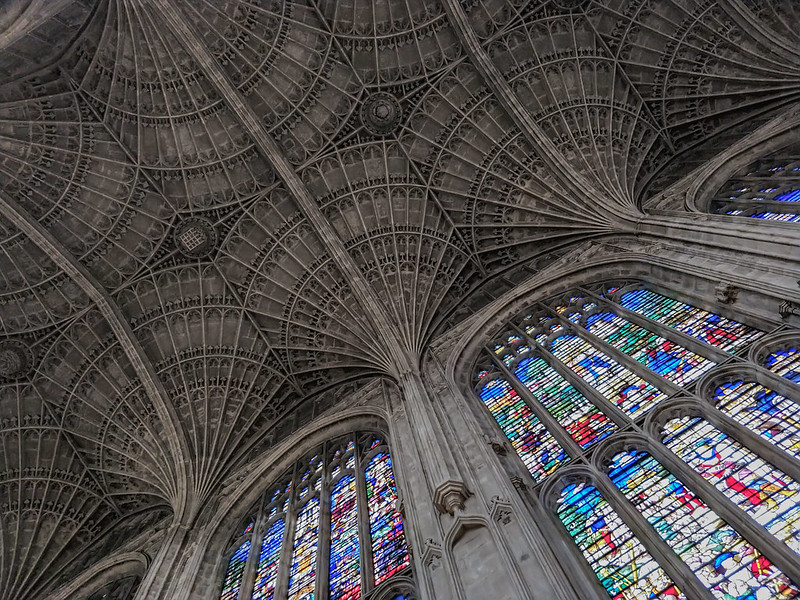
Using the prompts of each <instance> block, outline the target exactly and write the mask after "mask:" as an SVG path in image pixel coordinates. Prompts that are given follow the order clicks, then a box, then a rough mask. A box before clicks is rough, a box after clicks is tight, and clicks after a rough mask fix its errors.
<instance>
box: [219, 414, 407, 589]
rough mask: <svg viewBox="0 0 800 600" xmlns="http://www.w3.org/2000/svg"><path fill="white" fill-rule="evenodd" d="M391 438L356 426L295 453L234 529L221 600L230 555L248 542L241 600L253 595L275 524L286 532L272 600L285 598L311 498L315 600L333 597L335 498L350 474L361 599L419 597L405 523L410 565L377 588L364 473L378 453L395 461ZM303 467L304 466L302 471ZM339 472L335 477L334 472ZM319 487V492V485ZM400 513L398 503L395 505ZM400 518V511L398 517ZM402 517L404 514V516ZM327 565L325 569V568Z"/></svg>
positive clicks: (227, 551)
mask: <svg viewBox="0 0 800 600" xmlns="http://www.w3.org/2000/svg"><path fill="white" fill-rule="evenodd" d="M387 438H388V436H386V435H384V433H383V432H382V431H380V430H379V429H376V428H372V427H358V426H353V427H351V428H348V429H345V430H340V431H337V433H336V435H334V436H331V437H329V438H328V439H326V440H324V441H321V442H318V443H316V444H315V445H314V446H312V447H311V448H310V449H306V450H304V451H302V452H299V453H297V454H296V456H299V457H300V458H298V459H296V460H294V461H293V462H291V463H289V466H288V467H287V468H285V469H284V470H283V471H282V474H281V475H279V476H278V477H273V478H272V483H271V484H270V485H269V486H267V487H266V488H262V489H263V491H262V492H261V493H259V496H258V500H257V501H256V502H255V503H254V504H253V505H252V507H251V508H250V509H249V510H248V511H247V512H246V513H245V516H244V517H242V518H241V519H240V520H239V521H238V524H237V526H236V528H235V531H237V532H240V531H241V532H243V533H237V534H234V535H233V536H232V537H231V538H230V541H229V542H228V544H227V545H226V547H225V550H224V552H223V553H222V555H221V560H220V561H219V567H218V568H219V572H218V575H217V576H216V577H215V582H216V586H217V588H216V593H215V594H216V595H215V596H214V598H219V597H220V594H221V592H222V591H223V584H224V581H223V580H224V579H225V575H226V573H227V570H228V565H229V561H230V559H231V557H232V556H233V554H234V553H235V552H236V551H237V549H238V548H239V547H240V546H241V545H242V543H244V542H245V541H246V540H249V541H250V544H251V545H250V549H249V551H248V555H247V559H246V563H245V566H244V569H243V573H242V577H241V586H240V589H239V592H238V595H237V596H236V597H237V600H245V599H250V598H251V597H252V595H253V593H254V592H255V590H254V585H255V580H256V575H257V570H258V563H259V558H260V553H261V547H262V543H263V541H264V537H265V535H266V533H267V532H268V531H269V528H270V527H271V526H272V525H273V524H274V523H275V522H277V521H279V520H281V519H283V520H284V531H283V534H282V538H281V543H280V546H281V548H280V552H279V554H278V566H277V581H276V585H275V588H274V596H273V598H274V599H276V600H277V599H285V598H286V597H287V595H288V591H289V583H290V578H291V564H292V559H293V554H294V543H295V535H296V524H297V523H296V522H297V516H298V513H299V512H300V511H301V510H302V508H303V507H304V506H305V505H306V504H307V502H308V501H309V500H311V499H312V498H316V499H317V500H318V501H319V505H318V506H319V508H318V510H319V516H318V518H317V522H316V523H317V541H316V564H315V566H314V570H315V576H314V597H315V598H320V599H327V598H329V594H330V564H329V553H330V541H331V531H330V526H331V511H330V509H331V495H332V492H333V490H334V489H335V486H336V484H337V483H338V482H339V481H340V480H341V479H342V478H343V477H345V476H348V475H352V476H354V477H355V482H356V486H355V487H356V496H357V505H358V511H357V519H358V541H359V574H360V584H361V595H360V596H359V598H361V599H362V600H393V599H394V598H395V597H396V596H398V595H408V596H409V597H411V598H414V597H416V586H415V583H414V575H413V566H412V563H411V561H410V554H409V553H408V540H407V532H406V525H405V523H403V540H404V544H405V548H406V553H407V558H408V559H409V560H408V563H407V564H406V566H404V567H403V568H402V569H401V570H400V571H398V572H397V573H395V574H394V575H392V576H391V577H389V578H388V579H387V580H385V581H382V582H380V583H379V584H377V585H376V584H375V582H374V572H373V564H372V538H371V535H370V528H369V525H370V523H369V517H370V509H369V504H368V501H367V487H366V486H367V483H366V470H367V468H368V466H369V465H370V462H371V461H372V460H373V458H374V457H375V456H377V455H378V454H380V453H386V454H388V455H389V457H390V460H391V457H392V453H391V444H390V443H389V441H388V439H387ZM348 440H353V441H354V442H355V444H354V447H353V448H352V450H351V451H349V452H348V451H345V452H344V453H343V454H342V456H340V457H338V458H333V454H334V453H335V452H336V450H337V449H339V448H340V447H341V448H346V446H347V441H348ZM366 440H379V441H380V443H378V444H376V445H375V446H374V447H372V448H369V447H367V446H366V445H365V444H366V443H367V442H366ZM351 455H352V456H353V457H354V462H355V464H354V466H353V467H351V468H347V467H346V462H347V459H348V457H349V456H351ZM317 456H319V457H320V458H319V460H320V468H319V471H318V472H314V473H312V474H311V477H310V479H309V480H307V481H303V473H304V468H305V467H308V465H309V461H310V460H312V458H314V457H317ZM304 465H305V467H304ZM336 468H338V470H337V471H336V472H335V473H334V469H336ZM395 471H396V469H395V468H394V465H393V464H392V473H393V480H394V486H395V495H396V496H397V498H399V492H398V491H397V478H396V473H395ZM289 483H290V484H291V489H290V490H289V491H288V492H286V491H284V492H283V494H282V495H278V497H276V499H275V500H274V501H272V498H271V497H270V496H271V494H272V493H273V492H275V491H276V490H277V489H278V488H283V489H284V490H285V489H286V486H287V484H289ZM317 483H318V488H316V489H315V487H314V486H315V485H317ZM301 486H303V487H306V486H307V487H308V490H309V491H308V493H306V494H301V495H298V493H297V492H298V490H300V489H302V488H301ZM284 501H285V502H286V503H287V504H286V507H287V508H286V510H285V512H282V511H280V510H278V511H277V512H275V513H274V514H269V511H271V510H272V508H273V507H277V506H278V505H280V504H282V503H283V502H284ZM394 510H395V512H397V503H396V504H395V507H394ZM397 514H399V513H397ZM400 518H401V519H402V515H400ZM250 523H253V527H252V530H251V531H249V532H244V530H245V529H246V527H247V526H248V525H249V524H250ZM323 565H324V567H323Z"/></svg>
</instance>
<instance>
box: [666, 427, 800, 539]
mask: <svg viewBox="0 0 800 600" xmlns="http://www.w3.org/2000/svg"><path fill="white" fill-rule="evenodd" d="M664 432H665V434H666V437H665V438H664V443H665V444H666V446H667V447H668V448H670V449H671V450H672V451H673V452H675V454H677V455H678V456H679V457H680V458H681V460H683V461H684V462H685V463H686V464H687V465H689V466H690V467H692V468H693V469H694V470H695V471H696V472H697V473H699V474H700V475H702V476H703V477H704V478H705V479H707V480H708V481H709V482H710V483H712V484H713V485H714V486H715V487H716V488H717V489H718V490H719V491H721V492H722V493H723V494H725V495H726V496H727V497H728V498H730V499H731V500H732V501H733V502H734V503H735V504H736V505H737V506H739V508H741V509H742V510H743V511H745V512H746V513H748V514H749V515H750V516H751V517H753V519H755V520H756V521H757V522H758V523H760V524H761V525H763V526H764V527H765V528H766V529H767V531H769V532H770V533H772V534H773V535H774V536H775V537H777V538H778V539H779V540H780V541H782V542H784V543H785V544H787V545H788V546H789V547H790V548H791V549H792V550H794V551H795V552H800V525H798V523H800V503H798V500H800V485H798V484H797V482H796V481H794V479H792V478H791V477H789V476H788V475H786V474H785V473H782V472H781V471H779V470H778V469H776V468H775V467H774V466H772V465H770V464H768V463H766V462H765V461H764V460H763V459H761V458H760V457H758V456H757V455H756V454H754V453H753V452H751V451H750V450H748V449H747V448H745V447H744V446H742V445H741V444H740V443H739V442H737V441H736V440H733V439H731V438H730V437H728V436H727V435H725V434H724V433H722V432H721V431H718V430H717V429H715V428H714V426H713V425H711V424H710V423H708V422H706V421H703V420H701V419H699V418H695V417H683V418H680V419H673V420H671V421H670V422H668V423H667V424H666V425H665V426H664Z"/></svg>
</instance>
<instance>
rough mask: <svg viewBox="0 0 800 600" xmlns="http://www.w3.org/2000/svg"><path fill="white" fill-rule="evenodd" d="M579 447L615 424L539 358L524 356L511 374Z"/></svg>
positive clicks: (600, 438)
mask: <svg viewBox="0 0 800 600" xmlns="http://www.w3.org/2000/svg"><path fill="white" fill-rule="evenodd" d="M514 374H515V375H516V376H517V377H518V378H519V380H520V381H521V382H522V383H523V384H524V385H525V387H527V388H528V389H529V390H530V391H531V393H532V394H533V395H534V396H535V398H536V399H537V400H538V401H539V402H541V403H542V405H543V406H544V407H545V408H546V409H547V412H549V413H550V414H551V415H553V417H555V418H556V419H557V420H558V422H559V423H560V424H561V425H562V426H563V427H564V429H566V430H567V431H568V432H569V434H570V435H571V436H572V439H574V440H575V442H577V444H578V445H579V446H580V447H581V448H588V447H590V446H591V445H592V444H593V443H595V442H598V441H600V440H602V439H603V438H604V437H606V436H608V435H609V434H611V433H613V432H614V431H615V430H616V428H617V427H616V425H615V424H614V422H613V421H612V420H611V419H609V418H608V417H607V416H606V415H604V414H603V413H602V412H600V411H599V410H597V407H595V406H594V405H593V404H592V403H591V402H589V401H588V400H587V399H586V398H584V397H583V395H581V393H580V392H579V391H578V390H576V389H575V388H574V387H572V386H571V385H570V384H569V383H568V382H567V381H566V380H565V379H564V378H563V377H562V376H561V375H559V373H558V371H556V370H555V369H554V368H553V367H551V366H550V365H548V364H547V363H546V362H545V361H544V359H542V358H540V357H536V358H525V359H523V360H521V361H520V362H519V364H518V365H517V369H516V372H515V373H514Z"/></svg>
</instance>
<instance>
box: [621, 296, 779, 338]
mask: <svg viewBox="0 0 800 600" xmlns="http://www.w3.org/2000/svg"><path fill="white" fill-rule="evenodd" d="M619 304H620V306H623V307H625V308H627V309H628V310H632V311H634V312H637V313H639V314H640V315H642V316H644V317H647V318H649V319H653V320H654V321H657V322H658V323H661V324H663V325H666V326H668V327H672V328H673V329H676V330H678V331H680V332H682V333H685V334H686V335H689V336H691V337H693V338H695V339H697V340H700V341H701V342H704V343H706V344H709V345H711V346H716V347H717V348H719V349H720V350H725V351H726V352H733V351H734V350H735V349H736V348H739V347H741V346H743V345H744V344H746V343H748V342H751V341H753V340H755V339H757V338H759V337H761V336H762V335H763V333H764V332H762V331H759V330H758V329H754V328H752V327H748V326H747V325H743V324H742V323H739V322H737V321H733V320H731V319H726V318H725V317H721V316H719V315H717V314H714V313H711V312H708V311H706V310H701V309H699V308H695V307H694V306H691V305H689V304H686V303H684V302H679V301H677V300H673V299H672V298H667V297H666V296H662V295H661V294H657V293H656V292H652V291H650V290H645V289H639V290H632V291H630V292H625V293H624V294H622V297H621V298H620V299H619Z"/></svg>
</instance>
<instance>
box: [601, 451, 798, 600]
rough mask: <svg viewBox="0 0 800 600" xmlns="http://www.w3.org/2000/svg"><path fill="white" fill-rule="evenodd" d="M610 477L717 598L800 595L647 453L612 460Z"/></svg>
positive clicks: (630, 452)
mask: <svg viewBox="0 0 800 600" xmlns="http://www.w3.org/2000/svg"><path fill="white" fill-rule="evenodd" d="M610 467H611V468H610V471H609V477H610V478H611V480H612V481H613V482H614V485H616V486H617V488H619V490H620V491H621V492H622V493H623V494H624V495H625V497H626V498H627V499H628V500H629V501H630V502H631V503H632V504H633V506H634V507H635V508H636V509H637V510H638V511H639V512H640V513H641V514H642V516H644V517H645V519H646V520H647V521H648V522H649V523H650V524H651V525H652V526H653V528H654V529H655V531H656V532H657V533H658V535H659V536H660V537H661V538H662V539H663V540H664V541H665V542H666V543H667V544H668V545H669V546H670V547H671V548H672V549H673V550H674V551H675V553H676V554H677V555H678V556H679V557H680V558H681V559H682V560H683V561H684V562H685V563H686V565H687V566H688V567H689V568H690V569H691V570H692V571H693V572H694V573H695V574H696V575H697V577H698V578H699V579H700V581H701V582H702V583H703V584H704V585H705V586H706V587H707V588H708V589H709V590H710V591H711V593H712V595H713V596H714V597H715V598H719V600H731V599H739V598H743V599H745V600H747V599H750V600H752V599H758V600H761V599H775V600H779V599H780V600H786V599H788V598H797V597H799V596H800V589H798V588H797V587H796V586H795V585H794V584H793V583H792V582H791V581H790V580H789V578H788V577H786V575H784V574H783V573H782V572H781V571H780V570H778V569H777V567H775V566H774V565H773V564H772V563H771V562H770V561H769V559H768V558H767V557H766V556H764V555H763V554H761V552H760V551H759V550H758V549H756V548H755V547H753V546H752V545H751V544H750V543H749V542H748V541H747V540H745V539H744V538H743V537H742V536H741V535H740V534H739V532H738V531H736V530H735V529H734V528H733V527H732V526H731V525H729V524H728V523H727V522H725V521H724V520H723V519H721V518H720V517H719V516H718V515H717V514H716V513H714V512H713V511H712V510H711V509H710V508H709V507H708V506H706V505H705V503H704V502H703V501H702V500H701V499H700V498H698V497H697V496H695V495H694V494H693V493H692V492H691V491H690V490H688V489H687V488H686V487H685V486H684V485H683V483H682V482H681V481H680V480H678V479H677V478H676V477H675V476H674V475H672V474H671V473H670V472H669V471H667V470H666V469H665V468H664V467H663V466H662V465H661V464H660V463H658V462H657V461H656V460H655V459H654V458H653V457H652V456H650V455H649V454H647V453H646V452H641V451H638V450H629V451H626V452H622V453H620V454H618V455H617V456H615V457H614V460H613V462H612V464H611V465H610Z"/></svg>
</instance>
